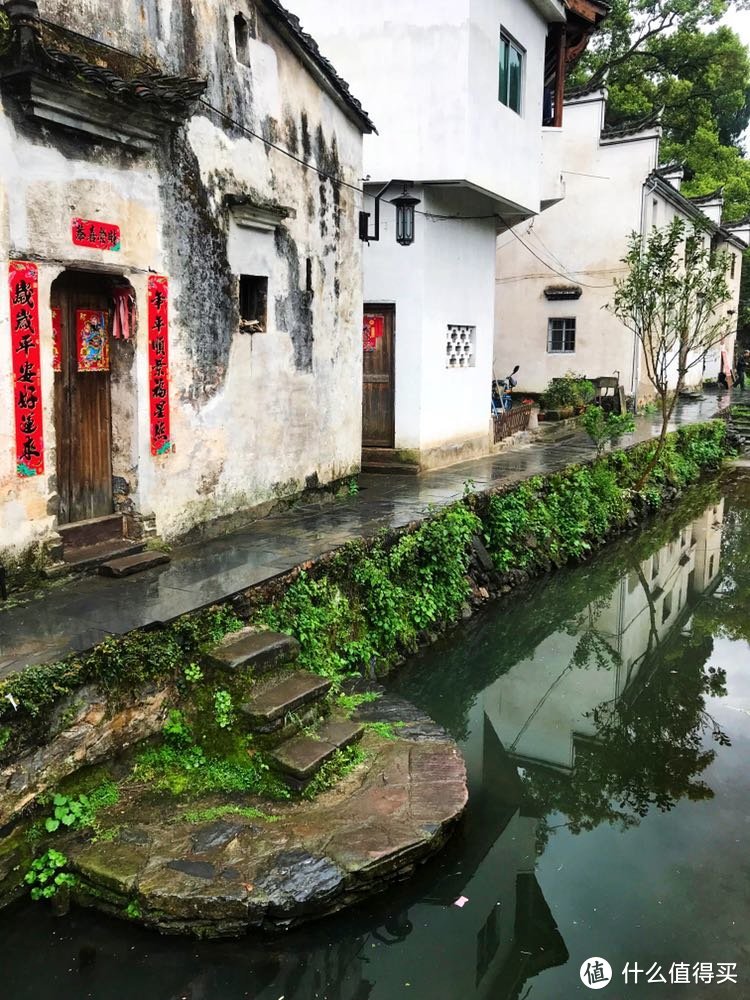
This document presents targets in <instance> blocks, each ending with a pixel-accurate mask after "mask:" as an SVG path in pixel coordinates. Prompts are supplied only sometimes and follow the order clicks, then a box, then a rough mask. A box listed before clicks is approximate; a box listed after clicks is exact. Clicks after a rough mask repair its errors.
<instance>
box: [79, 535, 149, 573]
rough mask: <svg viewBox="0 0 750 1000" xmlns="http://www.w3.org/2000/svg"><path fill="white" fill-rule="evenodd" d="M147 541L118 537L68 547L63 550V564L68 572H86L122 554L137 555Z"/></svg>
mask: <svg viewBox="0 0 750 1000" xmlns="http://www.w3.org/2000/svg"><path fill="white" fill-rule="evenodd" d="M145 547H146V543H145V542H129V541H128V540H127V539H126V538H116V539H111V540H110V541H105V542H96V544H94V545H82V546H81V547H80V548H69V547H67V546H66V548H65V549H64V551H63V563H62V564H63V566H64V567H65V570H66V571H67V572H68V573H71V572H84V571H85V570H90V569H96V567H97V566H101V564H102V563H105V562H109V561H110V560H112V559H119V558H121V557H122V556H131V555H135V554H136V553H138V552H143V550H144V549H145Z"/></svg>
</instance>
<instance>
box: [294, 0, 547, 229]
mask: <svg viewBox="0 0 750 1000" xmlns="http://www.w3.org/2000/svg"><path fill="white" fill-rule="evenodd" d="M290 6H291V8H292V9H293V10H294V12H295V13H296V14H298V15H299V17H300V18H301V20H302V23H303V25H304V26H305V27H306V28H307V29H308V30H309V31H310V32H311V33H312V35H313V36H314V37H315V38H316V40H317V41H318V42H319V44H320V46H321V49H322V51H323V52H324V53H325V54H326V55H327V56H328V57H329V58H330V59H331V60H332V61H333V63H334V65H335V66H336V67H337V68H338V69H339V71H340V72H341V73H342V74H343V76H344V77H345V78H346V79H347V80H348V81H349V83H350V84H351V85H352V88H353V89H354V92H355V93H356V94H358V96H359V97H360V98H361V99H362V101H363V102H364V104H365V106H366V107H367V108H368V110H369V111H370V113H371V114H372V116H373V120H374V121H375V123H376V125H377V128H378V133H379V134H378V135H372V136H367V137H366V139H365V172H366V173H367V174H369V175H370V176H371V177H372V178H373V180H381V181H386V180H388V179H389V178H392V177H398V178H407V179H411V180H414V181H430V180H466V181H468V182H469V183H471V184H473V185H476V186H477V187H479V188H482V189H484V190H486V191H489V192H491V193H493V194H494V195H496V196H498V197H499V198H501V199H503V200H505V201H507V202H511V203H515V204H517V205H520V206H523V207H524V209H525V211H526V214H528V212H529V211H537V210H538V208H539V192H540V170H541V116H542V75H543V61H544V45H545V39H546V33H547V25H546V23H545V21H544V20H543V18H542V17H541V15H540V14H539V12H538V10H537V8H536V7H534V6H533V5H532V4H531V3H529V2H528V0H458V2H455V0H431V2H430V3H425V2H424V0H377V2H374V3H369V4H356V5H348V6H346V7H344V6H342V4H341V3H340V2H339V0H292V2H291V4H290ZM501 25H502V26H503V27H505V28H506V29H507V30H508V31H509V32H510V33H511V34H512V35H513V36H514V37H515V38H516V39H517V40H518V42H519V43H520V44H521V45H522V46H523V47H524V48H525V49H526V51H527V57H526V66H525V73H524V76H525V79H524V105H523V109H522V113H521V115H518V114H516V113H515V112H513V111H510V110H509V109H508V108H506V107H505V106H504V105H502V104H501V103H500V101H499V100H498V84H499V41H500V27H501Z"/></svg>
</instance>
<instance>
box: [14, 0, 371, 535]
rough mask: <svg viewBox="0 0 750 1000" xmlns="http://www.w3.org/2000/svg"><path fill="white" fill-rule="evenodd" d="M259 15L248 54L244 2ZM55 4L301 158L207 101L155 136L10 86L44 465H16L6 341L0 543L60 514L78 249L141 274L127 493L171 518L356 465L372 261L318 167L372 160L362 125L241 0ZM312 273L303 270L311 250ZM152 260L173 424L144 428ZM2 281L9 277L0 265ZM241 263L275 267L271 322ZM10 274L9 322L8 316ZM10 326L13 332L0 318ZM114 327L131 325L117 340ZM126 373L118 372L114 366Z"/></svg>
mask: <svg viewBox="0 0 750 1000" xmlns="http://www.w3.org/2000/svg"><path fill="white" fill-rule="evenodd" d="M237 12H244V13H245V14H246V15H247V18H248V23H249V24H250V25H251V36H252V35H254V36H255V37H250V38H249V41H248V53H247V57H246V59H245V61H246V62H247V65H245V64H244V63H243V62H240V61H239V60H238V58H237V57H236V52H235V43H234V25H233V18H234V16H235V14H236V13H237ZM40 13H41V15H42V17H44V18H47V19H49V20H50V21H54V22H56V23H61V24H65V25H66V26H67V27H70V28H73V29H75V30H78V31H81V32H83V33H86V34H90V35H94V36H95V37H97V38H99V39H101V40H103V41H106V42H107V43H109V44H111V45H115V46H117V47H120V48H122V49H125V50H127V51H129V52H132V53H141V54H144V55H145V56H147V57H149V58H151V59H157V60H158V61H159V62H160V64H161V65H162V66H163V67H164V69H165V70H166V71H167V72H171V73H176V74H190V75H196V76H200V77H204V78H207V79H208V81H209V87H208V90H207V92H206V95H205V100H206V101H208V102H209V103H210V104H212V105H214V106H215V107H216V108H218V109H220V110H222V111H224V112H226V113H227V114H230V115H231V116H232V117H234V118H235V119H237V120H239V121H240V122H241V123H242V124H243V125H244V126H245V127H246V128H248V129H250V130H252V131H254V132H257V133H258V134H261V135H263V136H266V137H268V138H271V139H273V140H275V141H277V142H278V143H279V144H281V145H282V146H285V147H287V148H289V149H290V151H292V152H294V153H295V154H296V155H298V156H300V157H301V158H302V159H304V160H305V162H307V163H309V164H310V166H311V167H312V168H313V169H306V168H305V167H304V166H302V165H301V164H299V163H296V162H295V161H293V160H292V159H290V158H289V157H286V156H284V155H283V154H281V153H279V152H277V151H274V150H273V149H270V148H269V147H267V146H266V145H265V144H264V143H263V142H261V141H259V140H258V139H254V138H251V137H249V136H247V135H245V134H243V133H242V131H241V130H240V129H237V128H233V127H232V126H231V125H230V126H227V125H225V124H222V121H221V119H220V118H219V117H218V116H217V115H216V114H214V113H212V112H209V111H205V109H202V108H200V107H199V108H198V112H200V113H196V114H194V116H193V117H192V118H191V119H190V120H189V121H188V122H187V123H186V124H185V125H184V126H183V127H180V128H178V129H177V130H176V131H174V132H173V133H172V134H168V133H167V132H166V131H165V135H164V137H163V139H162V141H161V143H160V144H159V146H158V147H157V148H156V149H155V150H153V151H152V152H146V153H132V152H125V151H124V150H122V149H121V148H120V147H117V146H115V145H113V144H110V143H106V142H104V143H100V142H93V141H91V140H88V139H86V138H84V137H82V136H81V135H79V134H76V133H72V132H63V131H61V130H56V129H54V128H49V129H47V130H45V132H44V135H43V136H42V134H41V133H40V130H39V129H38V128H37V127H35V126H34V125H33V123H29V122H28V121H26V120H25V119H24V118H23V115H22V114H21V112H20V110H19V108H18V107H17V105H16V104H15V103H14V102H13V101H12V100H11V99H10V98H8V97H7V96H3V98H2V105H1V106H0V146H1V147H2V149H3V156H2V157H1V158H0V259H2V260H7V259H8V258H11V259H12V258H17V259H33V260H35V261H37V262H38V265H39V271H40V303H41V310H40V325H41V342H42V390H43V395H44V416H45V445H46V462H45V464H46V468H45V475H44V476H41V477H37V478H35V479H29V480H20V479H18V478H17V477H16V473H15V456H14V437H13V432H12V422H11V418H12V411H11V409H10V403H11V401H12V390H11V368H10V358H9V355H8V352H7V351H2V352H0V406H2V414H3V418H2V420H1V421H0V435H2V437H1V438H0V549H7V548H11V547H12V548H14V549H16V550H18V549H21V548H23V547H24V546H25V545H28V544H29V543H30V542H32V541H33V540H34V539H35V538H43V537H47V536H49V533H50V532H51V531H53V529H54V525H55V515H56V510H57V508H56V482H55V427H54V412H53V374H52V367H51V366H52V357H51V338H52V332H51V317H50V312H49V308H48V306H49V301H50V287H51V284H52V282H53V280H54V279H55V278H56V277H57V276H58V275H59V274H60V273H62V272H63V271H64V270H65V269H79V270H92V269H96V268H101V267H102V266H103V265H105V266H106V267H107V268H108V270H109V271H110V272H111V273H116V274H121V275H123V276H125V277H126V278H127V279H128V280H129V281H130V283H131V285H132V287H133V289H134V291H135V295H136V303H137V310H138V325H137V331H136V338H135V342H134V345H133V347H132V348H130V349H129V350H126V351H125V352H124V353H123V356H122V358H121V359H120V366H119V367H120V371H119V373H118V378H117V384H116V385H114V386H113V421H114V422H115V424H116V428H117V434H116V442H115V448H114V452H115V454H114V460H113V474H114V475H115V476H116V477H119V479H118V483H119V486H120V487H121V488H125V489H126V490H127V492H128V495H129V498H130V500H131V501H132V504H133V505H134V507H135V508H136V509H137V510H138V511H140V512H142V513H145V514H149V513H154V514H155V515H156V525H157V530H158V531H159V533H160V534H162V535H163V536H165V537H167V538H169V537H174V536H177V535H179V534H182V533H184V532H186V531H188V530H189V529H190V528H192V527H193V526H194V525H196V524H199V523H201V522H204V521H206V520H210V519H212V518H214V517H217V516H220V515H225V514H231V513H234V512H236V511H239V510H243V509H245V508H250V507H253V506H255V505H257V504H261V503H263V502H265V501H267V500H269V499H273V498H275V497H279V496H285V495H290V494H293V493H295V492H298V491H299V490H301V489H303V488H304V487H305V483H306V479H307V477H309V476H312V475H313V474H317V477H318V481H319V482H321V483H325V482H328V481H331V480H333V479H336V478H339V477H341V476H344V475H347V474H349V473H351V472H353V471H356V469H357V468H358V466H359V451H360V443H361V438H360V421H361V339H360V331H361V305H362V295H361V265H360V244H359V240H358V238H357V211H358V208H359V205H358V200H359V195H358V194H357V193H356V191H354V190H352V189H351V188H347V187H345V186H344V185H342V184H338V183H335V182H333V181H331V180H329V179H326V178H323V177H321V176H320V175H319V174H318V173H317V169H320V170H322V171H325V172H326V173H334V174H339V175H340V176H341V177H342V178H344V179H345V180H346V181H347V182H348V183H349V184H351V185H353V186H357V185H358V184H359V179H360V178H361V176H362V165H361V154H362V137H361V132H360V130H359V128H358V127H357V126H356V125H354V124H353V123H352V121H351V119H350V118H349V117H348V116H347V115H345V113H344V111H343V110H342V109H341V108H340V107H339V105H338V104H336V103H334V100H333V99H332V98H331V97H330V96H329V95H328V94H327V93H326V92H324V91H323V90H322V89H321V87H320V86H319V84H318V83H316V82H315V80H314V79H313V77H312V76H311V75H310V73H309V72H308V70H307V69H306V68H305V67H304V66H303V65H302V63H301V62H300V61H299V59H298V57H297V56H296V55H294V54H293V53H292V52H291V51H290V50H289V49H288V47H287V46H286V45H285V44H284V43H283V42H282V41H281V39H280V38H279V36H278V35H277V34H276V33H275V32H274V30H273V29H272V28H271V26H270V25H268V24H267V23H265V22H264V21H263V19H262V18H261V17H258V16H256V15H255V14H254V12H253V10H252V9H251V5H250V4H249V3H247V2H246V0H241V2H239V3H238V4H236V5H234V6H232V7H225V6H223V5H216V4H214V3H212V2H209V0H193V2H189V0H148V2H143V3H140V2H139V3H136V2H131V3H123V4H118V5H115V6H114V7H113V6H112V5H110V4H104V3H102V2H100V0H80V2H79V0H76V2H75V3H72V2H70V0H41V2H40ZM226 195H239V196H249V197H251V198H252V199H253V200H254V201H259V202H262V203H272V204H276V205H281V206H284V207H285V208H287V209H288V210H289V215H288V217H287V218H286V219H285V220H284V221H283V223H282V224H281V225H280V226H279V228H278V229H277V230H276V233H275V235H274V234H273V233H271V234H270V237H269V236H267V235H266V234H262V233H260V232H258V231H256V230H251V229H240V228H239V227H237V226H235V225H234V224H233V223H232V221H231V217H230V212H229V210H228V208H227V206H226V204H225V201H224V198H225V196H226ZM75 216H81V217H83V218H92V219H101V220H105V221H109V222H114V223H116V224H118V225H119V226H120V227H121V230H122V249H121V251H120V252H119V253H111V254H108V255H106V261H105V259H104V255H103V254H102V253H101V252H100V251H97V250H87V249H81V248H78V247H74V246H73V245H72V243H71V240H70V219H71V218H72V217H75ZM308 259H309V260H310V262H311V263H310V269H311V282H310V287H309V288H308V278H307V276H308V271H307V260H308ZM149 272H156V273H160V274H166V275H168V277H169V282H170V296H171V302H170V372H171V423H172V427H171V439H172V441H173V443H174V450H173V452H172V453H169V454H167V455H164V456H159V457H155V458H154V457H152V456H151V455H150V447H149V416H148V395H147V386H148V354H147V341H146V330H145V319H146V287H147V275H148V273H149ZM2 273H3V287H6V286H5V282H4V276H5V273H6V272H5V268H4V267H3V270H2ZM240 273H250V274H264V275H267V276H268V281H269V297H268V320H269V322H268V327H267V332H265V333H256V334H249V333H242V332H240V326H239V312H238V287H239V275H240ZM7 310H8V302H7V293H4V294H2V295H0V329H3V330H7V315H8V313H7ZM3 339H4V340H5V339H6V338H5V337H4V338H3ZM120 346H121V345H118V348H119V347H120ZM113 379H114V373H113Z"/></svg>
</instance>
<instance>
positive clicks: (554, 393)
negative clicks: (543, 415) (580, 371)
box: [540, 372, 596, 410]
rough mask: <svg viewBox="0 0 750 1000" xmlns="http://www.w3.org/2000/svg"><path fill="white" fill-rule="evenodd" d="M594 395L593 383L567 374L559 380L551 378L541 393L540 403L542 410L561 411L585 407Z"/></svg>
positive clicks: (574, 374) (573, 373)
mask: <svg viewBox="0 0 750 1000" xmlns="http://www.w3.org/2000/svg"><path fill="white" fill-rule="evenodd" d="M595 394H596V390H595V389H594V386H593V383H592V382H590V381H589V380H588V379H587V378H585V377H584V376H583V375H577V374H576V373H575V372H567V373H566V374H565V375H563V376H561V377H560V378H553V379H552V381H551V382H550V383H549V385H548V386H547V388H546V389H545V390H544V392H543V393H542V396H541V399H540V403H541V406H542V409H543V410H562V409H564V408H566V407H569V406H573V407H576V406H586V405H587V404H588V403H590V402H591V401H592V400H593V398H594V396H595Z"/></svg>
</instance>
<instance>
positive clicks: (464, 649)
mask: <svg viewBox="0 0 750 1000" xmlns="http://www.w3.org/2000/svg"><path fill="white" fill-rule="evenodd" d="M749 637H750V477H747V478H743V477H742V476H741V475H738V476H734V477H728V478H727V479H726V480H725V481H724V482H723V483H721V484H719V485H716V486H708V487H701V488H700V489H698V490H696V491H695V492H694V493H693V494H691V495H690V496H689V497H688V498H686V500H685V501H684V502H683V503H682V505H681V506H680V508H679V509H678V510H677V511H675V512H674V513H673V514H670V515H669V516H663V517H661V518H660V519H659V523H658V524H656V525H654V526H653V527H652V528H650V529H649V530H647V531H645V532H643V533H641V534H640V535H639V536H638V537H637V538H628V539H625V540H623V541H622V542H619V543H617V544H615V545H614V546H612V547H610V548H608V549H607V550H606V551H604V552H602V553H601V554H599V555H598V556H596V557H595V558H594V559H592V560H591V561H590V562H589V563H587V564H586V565H583V566H581V567H578V568H576V569H572V570H567V571H563V572H560V573H557V574H555V575H554V576H553V577H551V578H550V579H549V580H547V581H545V582H543V583H541V584H539V585H537V586H536V587H534V588H533V589H530V590H529V591H528V592H526V593H523V594H519V595H517V596H515V597H513V598H511V599H509V600H506V601H503V602H502V603H500V604H498V605H496V606H494V607H492V608H490V609H488V610H486V611H485V612H484V613H482V614H481V615H479V616H477V617H476V618H475V619H473V620H472V621H471V622H470V623H469V624H468V626H466V627H462V628H461V629H460V631H456V632H455V633H454V634H453V635H451V636H450V637H448V638H446V639H444V640H441V642H440V643H438V644H436V645H435V646H433V647H431V648H430V649H429V650H428V651H426V652H425V653H424V654H422V655H420V656H419V657H418V658H416V659H415V660H414V661H413V662H411V663H410V664H409V666H408V667H407V668H406V669H404V670H403V671H402V672H401V673H400V674H399V676H398V677H397V678H396V679H395V680H394V681H393V683H392V687H393V688H394V689H395V691H396V692H397V693H398V694H400V695H403V696H406V697H408V698H410V699H411V700H413V701H414V702H416V703H417V704H418V705H419V706H420V707H422V708H424V709H426V710H427V711H428V712H429V713H430V714H431V715H432V716H433V717H434V718H435V719H436V720H437V721H438V722H440V723H441V724H442V725H443V726H444V727H445V728H446V729H447V730H448V731H449V732H451V733H452V734H453V735H454V736H455V738H456V739H457V740H459V742H460V744H461V747H462V749H463V752H464V754H465V756H466V760H467V765H468V772H469V778H470V794H471V798H470V805H469V808H468V812H467V815H466V817H465V820H464V822H463V824H462V826H461V828H460V830H459V832H458V834H457V835H456V836H455V837H454V838H453V840H452V841H451V842H450V844H449V846H448V847H447V848H446V850H445V851H444V852H443V853H442V854H441V855H440V856H439V857H438V858H436V859H434V860H433V861H432V862H430V863H428V864H427V865H425V866H424V867H423V868H422V869H421V870H420V871H419V872H418V874H417V875H416V876H415V878H414V879H413V880H412V881H410V882H408V883H405V884H403V885H401V886H398V887H392V888H389V889H388V890H387V891H386V892H384V893H383V894H382V895H381V896H379V897H377V898H375V899H373V900H372V901H371V902H370V903H369V904H367V905H364V906H361V907H359V908H358V909H356V910H352V911H349V912H347V913H345V914H342V915H339V916H338V917H334V918H332V919H328V920H325V921H322V922H320V923H318V924H315V925H311V926H309V927H307V928H302V929H300V930H297V931H293V932H291V933H289V934H286V935H282V936H276V937H269V938H260V937H257V936H251V937H248V938H246V939H244V940H241V941H230V942H214V943H211V942H193V941H187V940H180V939H177V940H175V939H166V938H161V937H159V936H157V935H156V934H152V933H149V932H146V931H144V930H141V929H138V928H135V927H132V926H130V925H127V924H124V923H120V922H117V921H114V920H109V919H105V918H103V917H101V916H99V915H96V914H91V913H87V912H82V911H76V912H73V913H72V914H71V915H70V916H69V917H68V918H66V919H64V920H59V919H56V918H55V917H53V916H52V914H51V913H50V911H49V910H48V909H47V908H46V907H45V906H44V905H40V904H27V905H23V906H20V907H19V908H17V909H16V910H14V911H13V912H10V913H6V914H4V915H2V916H1V917H0V972H1V973H2V978H1V979H0V998H2V1000H48V998H54V1000H85V998H89V997H92V998H96V1000H178V998H185V1000H188V998H189V1000H240V998H245V997H250V998H253V1000H315V998H321V1000H322V998H329V1000H366V998H370V997H372V998H377V1000H391V998H394V997H405V998H414V1000H467V998H473V997H481V998H488V1000H511V998H512V1000H520V998H523V1000H526V998H533V1000H567V998H568V997H584V996H588V995H590V993H591V991H590V989H589V987H588V986H587V985H584V983H583V981H582V979H581V969H582V968H583V972H584V977H585V978H587V980H588V981H590V982H591V983H592V984H593V985H595V986H596V987H597V989H598V988H601V987H602V979H601V977H602V976H605V977H606V975H607V973H606V966H605V965H604V964H603V963H597V962H595V959H604V960H606V961H607V962H608V963H609V965H610V966H611V969H612V973H611V979H610V981H609V983H608V984H605V985H604V986H603V990H602V995H603V996H606V997H631V996H632V997H641V996H643V997H650V996H653V997H654V1000H658V998H659V997H664V998H665V1000H666V998H672V997H689V998H704V997H706V998H711V997H715V996H724V995H725V996H727V997H736V998H738V1000H739V998H747V997H750V939H749V938H748V933H747V926H748V917H749V915H750V914H749V913H748V910H749V908H750V897H749V893H748V889H749V887H750V853H749V852H748V833H750V810H749V809H748V804H749V803H750V768H748V760H749V759H750V647H749V645H748V638H749ZM634 966H635V967H636V969H638V970H641V971H640V972H638V973H637V982H635V978H636V974H635V973H634V972H633V967H634ZM626 967H627V969H628V970H629V974H628V983H627V984H626V983H625V978H624V976H623V970H624V969H625V968H626ZM734 976H736V978H737V983H736V984H735V983H734V982H732V978H733V977H734ZM597 979H598V980H599V981H598V982H597ZM686 979H687V981H685V980H686ZM720 979H725V980H726V981H724V982H719V980H720ZM648 980H651V981H650V982H649V981H648ZM662 980H664V981H662Z"/></svg>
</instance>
